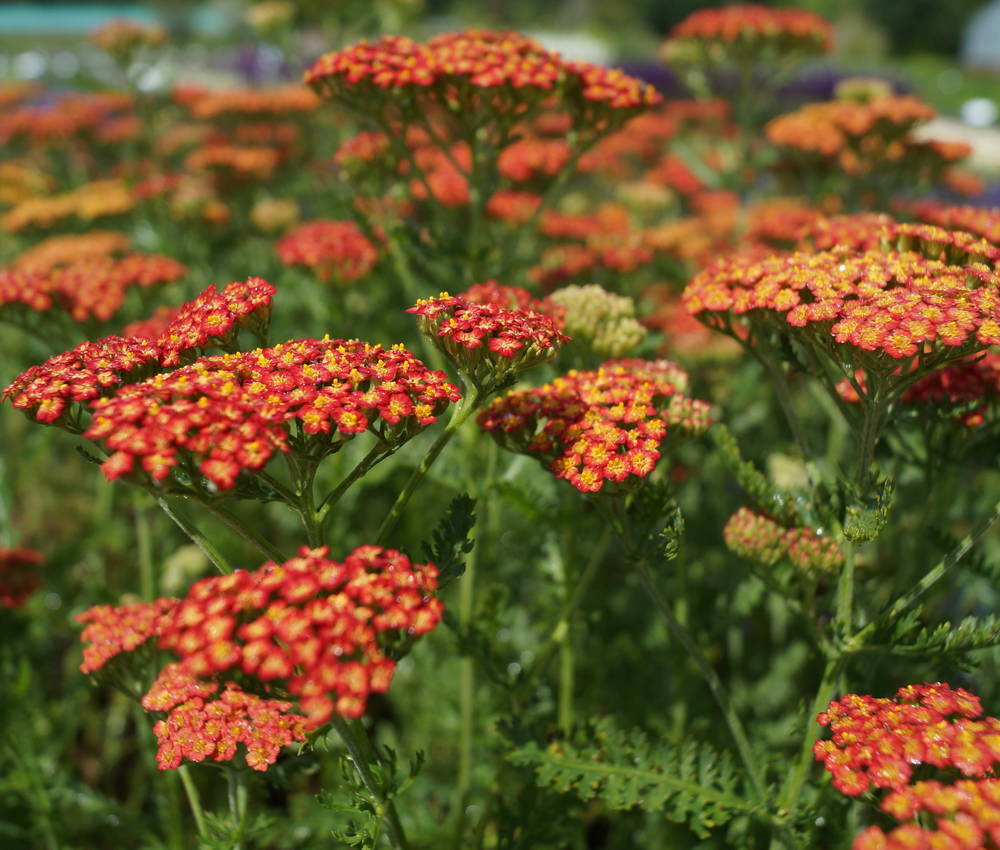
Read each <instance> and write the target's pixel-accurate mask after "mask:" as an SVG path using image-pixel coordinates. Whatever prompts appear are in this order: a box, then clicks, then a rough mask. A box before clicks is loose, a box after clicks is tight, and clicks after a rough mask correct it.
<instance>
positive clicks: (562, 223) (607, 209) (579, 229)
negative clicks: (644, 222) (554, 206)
mask: <svg viewBox="0 0 1000 850" xmlns="http://www.w3.org/2000/svg"><path fill="white" fill-rule="evenodd" d="M630 229H631V221H630V218H629V214H628V210H627V209H625V207H623V206H622V205H621V204H601V205H600V206H599V207H598V208H597V209H596V210H595V211H594V212H593V213H584V214H581V215H570V214H567V213H562V212H559V211H558V210H546V211H545V212H544V213H543V214H542V217H541V220H540V221H539V222H538V230H539V232H540V233H541V234H542V235H543V236H547V237H548V238H549V239H574V240H579V241H581V242H586V241H587V240H588V239H598V238H600V237H602V236H606V237H610V236H624V235H626V234H627V233H628V232H629V230H630Z"/></svg>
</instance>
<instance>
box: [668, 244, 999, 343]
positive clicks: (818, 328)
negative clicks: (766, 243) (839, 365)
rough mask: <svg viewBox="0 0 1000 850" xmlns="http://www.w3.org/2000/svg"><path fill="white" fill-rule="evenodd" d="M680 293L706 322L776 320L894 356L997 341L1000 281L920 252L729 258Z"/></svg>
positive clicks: (985, 272) (984, 272)
mask: <svg viewBox="0 0 1000 850" xmlns="http://www.w3.org/2000/svg"><path fill="white" fill-rule="evenodd" d="M683 297H684V302H685V304H686V305H687V308H688V310H690V311H691V312H692V313H694V314H696V315H699V316H701V317H703V318H702V320H703V321H707V322H709V323H713V322H714V321H721V323H722V324H723V325H725V323H726V319H725V317H726V315H727V314H729V315H736V316H739V315H744V314H750V316H749V317H750V318H751V319H752V318H753V314H754V311H761V312H762V313H764V314H765V315H766V314H771V315H774V314H777V316H778V317H784V319H785V320H786V321H787V324H788V325H789V326H791V327H795V328H800V329H803V331H809V332H813V333H819V334H820V335H821V336H822V337H823V338H825V337H826V336H827V335H829V336H831V337H832V338H833V340H834V341H835V342H837V343H839V344H842V345H850V346H853V347H856V348H860V349H863V350H865V351H877V352H881V353H884V354H886V355H888V356H889V357H892V358H895V359H902V358H908V357H912V356H913V355H915V354H917V353H919V352H923V351H925V350H926V349H928V348H929V347H932V346H937V345H940V346H948V347H953V348H956V349H962V350H966V349H969V350H976V349H979V348H982V347H986V346H990V345H997V344H998V343H1000V277H998V276H997V275H996V274H995V273H993V272H991V271H989V270H988V269H987V268H986V267H985V266H981V265H967V266H952V265H946V264H944V263H942V262H940V261H938V260H929V259H927V258H925V257H923V256H920V255H919V254H915V253H913V252H888V253H883V252H879V251H867V252H863V253H850V252H845V251H826V252H821V253H817V254H803V253H795V254H791V255H784V256H775V257H769V258H766V259H763V260H757V259H754V258H753V257H750V258H744V257H740V256H735V257H728V258H723V259H721V260H719V261H718V262H716V263H714V264H713V265H711V266H709V267H708V268H706V269H705V270H703V271H701V272H699V273H698V274H697V275H696V276H695V277H694V278H693V279H692V280H691V282H690V284H689V285H688V286H687V288H686V289H685V291H684V296H683ZM956 354H957V352H956Z"/></svg>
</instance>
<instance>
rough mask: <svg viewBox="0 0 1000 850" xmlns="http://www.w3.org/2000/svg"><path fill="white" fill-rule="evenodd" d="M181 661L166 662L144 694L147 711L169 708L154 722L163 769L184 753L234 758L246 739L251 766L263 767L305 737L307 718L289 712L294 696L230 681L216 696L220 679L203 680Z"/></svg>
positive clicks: (199, 757)
mask: <svg viewBox="0 0 1000 850" xmlns="http://www.w3.org/2000/svg"><path fill="white" fill-rule="evenodd" d="M180 666H181V665H168V667H167V668H165V669H164V671H163V672H162V673H161V674H160V677H159V678H158V679H157V681H156V682H155V683H154V685H153V687H152V689H151V690H150V692H149V694H147V695H146V697H145V698H144V699H143V700H142V706H143V708H145V709H146V710H147V711H167V712H168V714H167V717H166V719H164V720H159V721H157V722H156V723H155V724H154V725H153V733H154V734H155V735H156V740H157V742H158V744H159V747H158V748H157V751H156V764H157V766H158V767H159V768H160V770H175V769H176V768H178V767H180V765H181V762H182V761H183V760H184V759H187V760H188V761H192V762H200V761H204V760H205V759H207V758H211V759H214V760H215V761H231V760H232V759H233V757H234V756H235V755H236V749H237V747H238V746H239V745H240V744H243V745H244V746H245V747H246V756H245V760H246V763H247V767H250V768H252V769H253V770H259V771H264V770H267V769H268V768H269V767H270V766H271V765H272V764H274V763H275V762H276V761H277V760H278V754H279V753H280V752H281V748H282V747H287V746H289V745H290V744H292V743H294V742H296V741H305V740H306V737H307V734H306V728H307V722H308V721H307V719H306V718H305V717H303V716H302V715H300V714H292V713H291V711H290V709H291V708H292V703H291V702H288V701H287V700H277V699H265V698H264V697H259V696H257V695H256V694H251V693H247V692H246V691H244V690H243V689H242V688H241V687H240V686H239V685H236V684H234V683H232V682H229V683H227V684H226V687H225V689H224V690H223V691H222V693H221V694H219V695H218V696H214V694H215V693H216V692H217V691H218V690H219V686H218V685H217V684H214V683H213V684H209V685H206V684H204V683H202V682H199V681H198V680H197V679H195V678H194V677H191V676H187V675H186V674H184V673H183V672H181V670H180V669H179V668H180ZM171 668H175V669H171ZM168 670H169V671H170V672H169V673H168ZM206 696H213V698H211V699H206Z"/></svg>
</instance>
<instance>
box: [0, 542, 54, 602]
mask: <svg viewBox="0 0 1000 850" xmlns="http://www.w3.org/2000/svg"><path fill="white" fill-rule="evenodd" d="M43 560H44V559H43V557H42V553H41V552H36V551H35V550H34V549H25V548H23V547H17V548H10V547H6V546H0V608H20V607H22V606H23V605H24V603H25V602H26V601H27V599H28V597H29V596H30V595H31V594H32V593H33V592H34V590H35V589H36V588H37V587H38V584H39V581H38V570H39V567H41V565H42V561H43Z"/></svg>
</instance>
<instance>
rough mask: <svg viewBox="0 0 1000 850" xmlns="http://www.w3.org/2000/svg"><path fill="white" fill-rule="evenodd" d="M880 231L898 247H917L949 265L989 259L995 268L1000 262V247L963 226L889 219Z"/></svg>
mask: <svg viewBox="0 0 1000 850" xmlns="http://www.w3.org/2000/svg"><path fill="white" fill-rule="evenodd" d="M880 235H881V237H882V240H883V242H884V243H885V244H888V245H889V246H891V247H892V248H894V249H896V250H898V251H916V252H917V253H918V254H921V255H923V256H925V257H927V258H928V259H930V260H940V261H941V262H942V263H948V264H949V265H966V264H968V263H986V264H989V265H990V266H993V267H994V268H996V267H997V266H998V265H1000V248H997V247H996V246H995V245H994V244H993V243H992V242H989V241H987V240H986V239H983V238H982V237H980V236H975V235H973V234H972V233H966V232H965V231H962V230H946V229H945V228H943V227H938V226H937V225H935V224H909V223H907V224H901V223H899V222H889V223H887V224H886V225H885V226H884V227H883V228H882V232H881V234H880Z"/></svg>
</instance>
